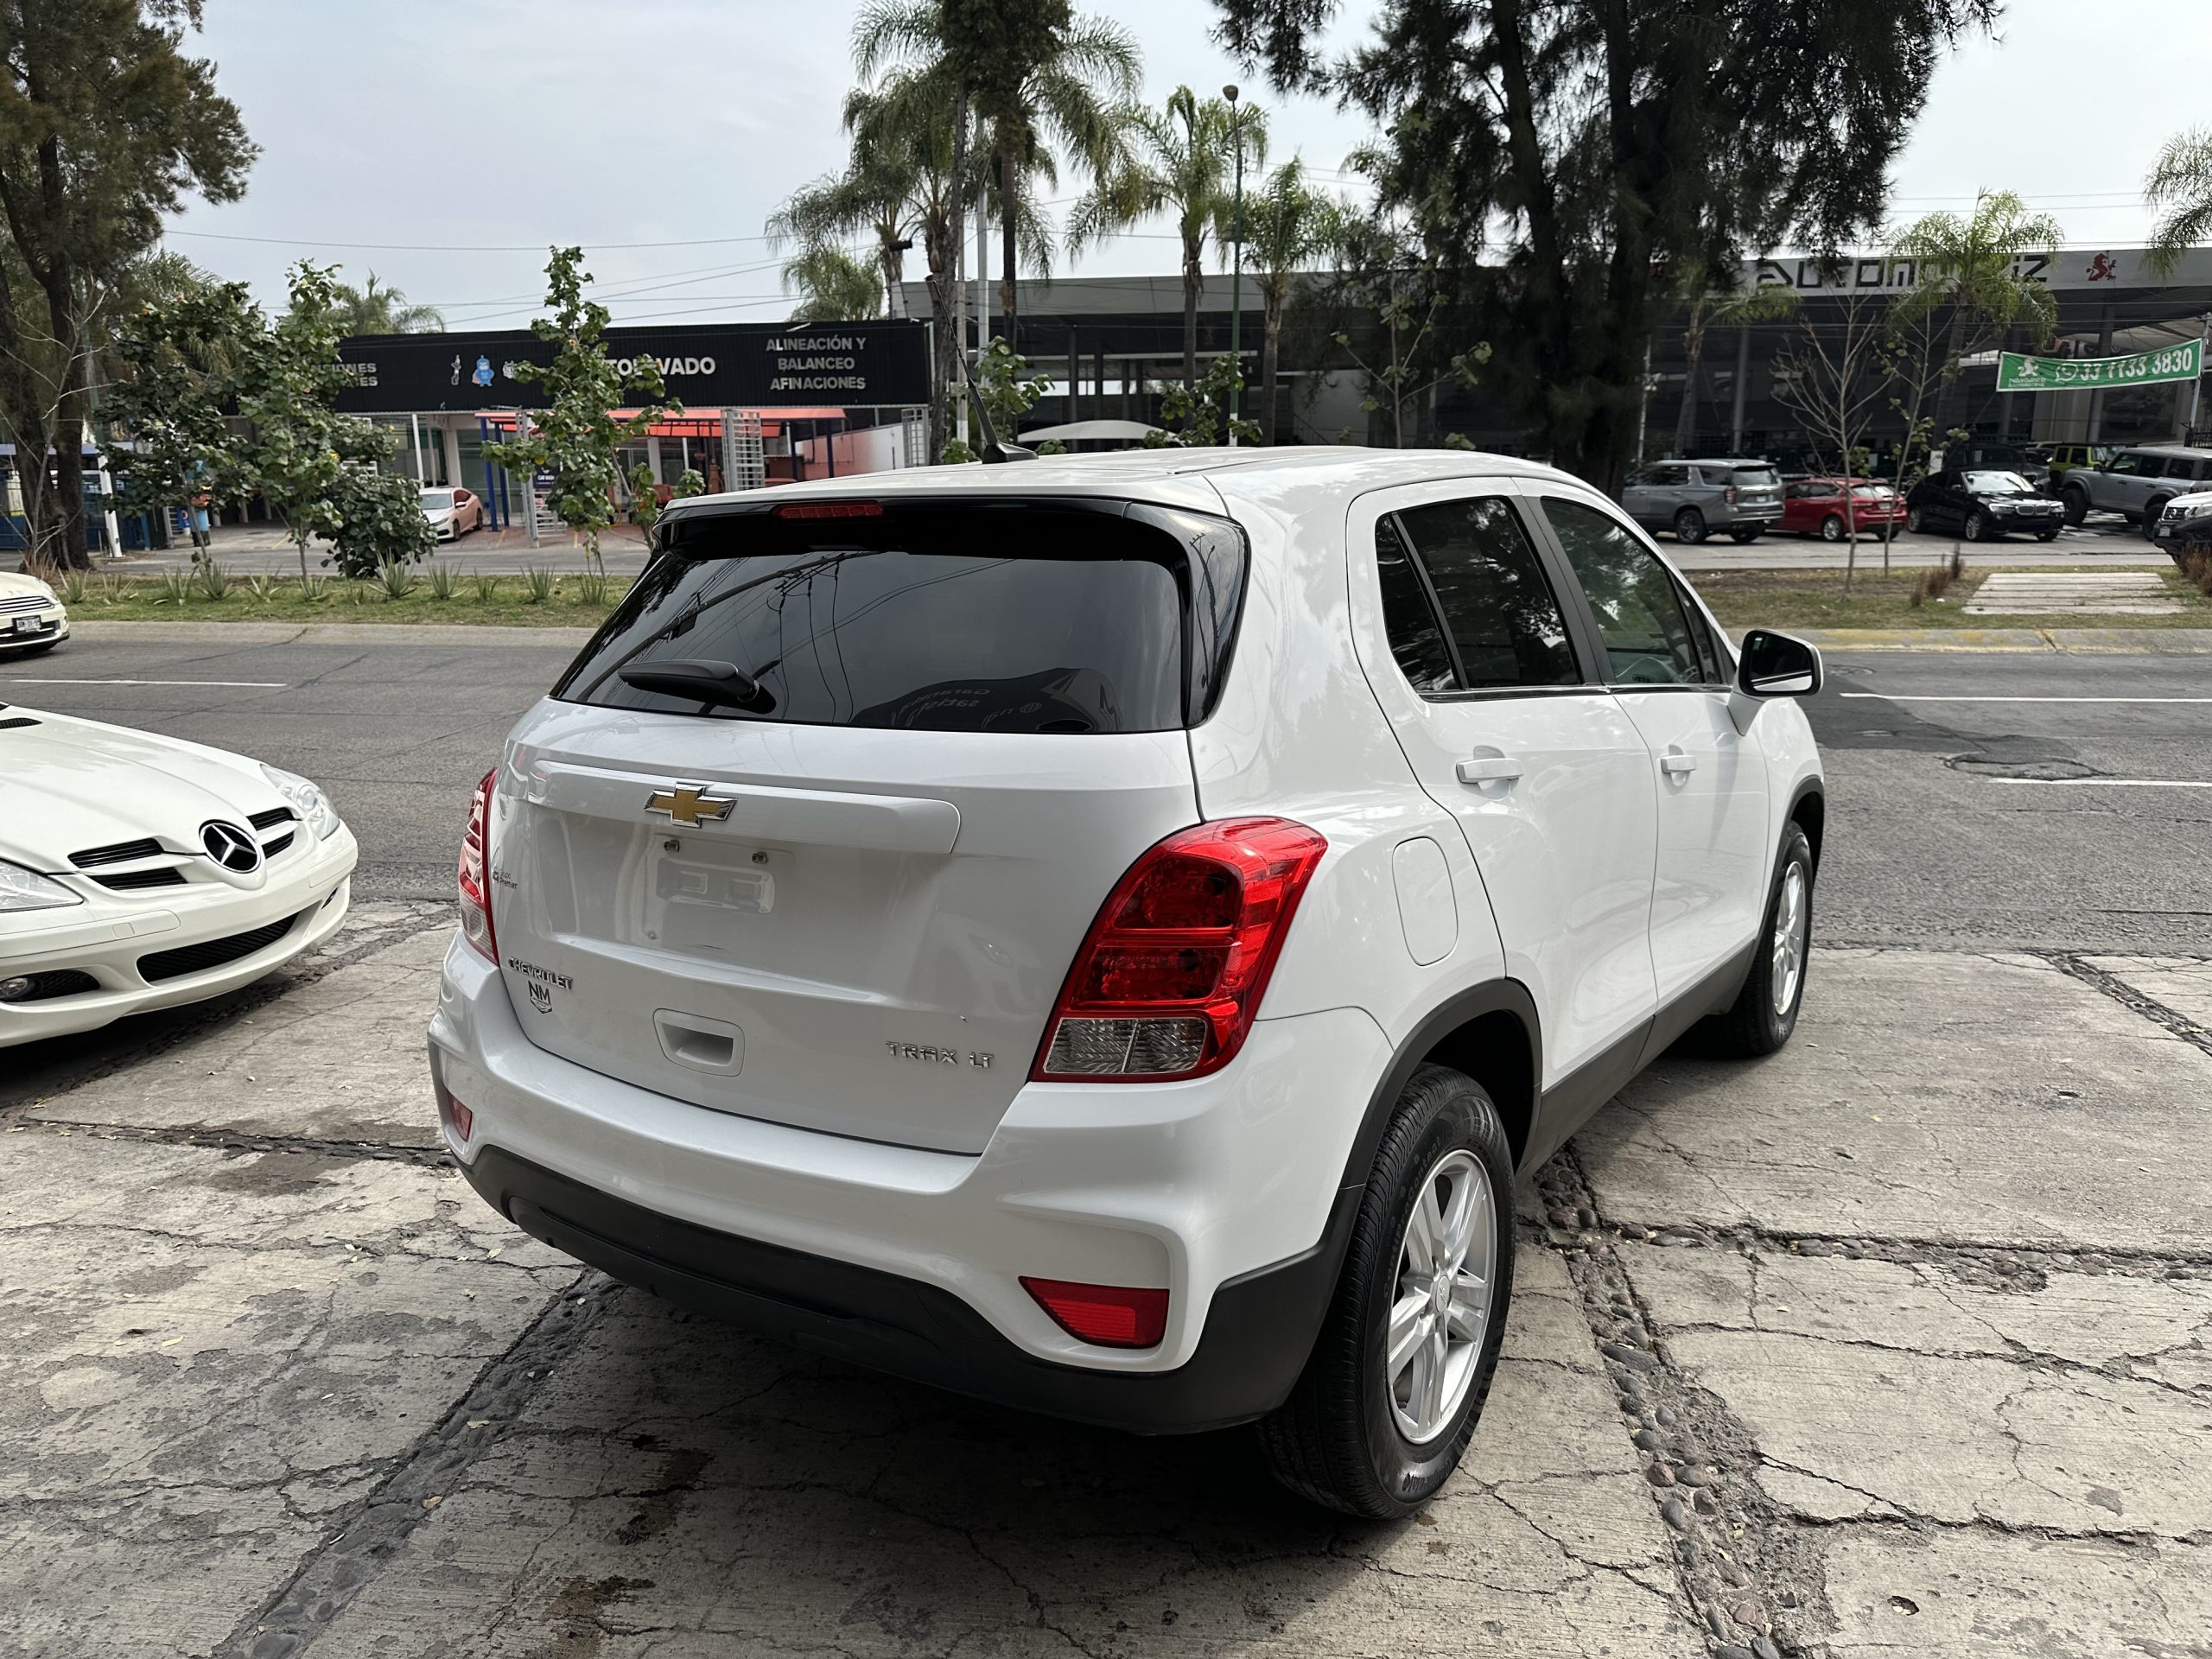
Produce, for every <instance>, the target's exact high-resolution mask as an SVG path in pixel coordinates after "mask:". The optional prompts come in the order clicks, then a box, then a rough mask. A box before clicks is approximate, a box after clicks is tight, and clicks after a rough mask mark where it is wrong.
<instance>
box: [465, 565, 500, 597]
mask: <svg viewBox="0 0 2212 1659" xmlns="http://www.w3.org/2000/svg"><path fill="white" fill-rule="evenodd" d="M469 580H470V581H471V582H474V583H475V584H476V602H477V603H478V604H479V605H489V604H490V603H491V602H492V601H493V597H494V596H495V595H496V594H498V593H499V578H498V577H497V576H487V575H485V574H484V573H483V572H482V571H478V572H477V573H476V575H473V576H471V577H470V578H469Z"/></svg>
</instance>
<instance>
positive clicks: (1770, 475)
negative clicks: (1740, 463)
mask: <svg viewBox="0 0 2212 1659" xmlns="http://www.w3.org/2000/svg"><path fill="white" fill-rule="evenodd" d="M1728 475H1729V476H1730V477H1731V478H1732V479H1734V480H1736V482H1737V483H1738V484H1751V485H1759V484H1779V483H1781V482H1782V475H1781V474H1779V473H1777V472H1776V471H1775V470H1774V468H1773V467H1730V468H1729V469H1728Z"/></svg>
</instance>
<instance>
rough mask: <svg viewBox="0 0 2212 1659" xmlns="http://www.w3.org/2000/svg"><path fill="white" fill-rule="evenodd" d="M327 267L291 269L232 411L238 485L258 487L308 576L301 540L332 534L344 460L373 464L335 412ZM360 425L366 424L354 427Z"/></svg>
mask: <svg viewBox="0 0 2212 1659" xmlns="http://www.w3.org/2000/svg"><path fill="white" fill-rule="evenodd" d="M332 269H333V268H332V267H329V266H318V265H313V264H308V263H307V262H306V261H304V260H302V262H301V263H300V264H296V265H295V266H294V267H293V268H292V271H291V278H290V303H289V305H287V306H286V307H285V308H284V314H283V316H281V317H279V318H277V321H276V322H275V324H274V325H273V326H271V327H269V328H268V329H266V330H265V331H264V333H263V334H261V336H260V338H258V339H257V340H254V341H253V342H252V343H251V347H250V350H249V353H248V355H247V360H246V363H245V368H244V370H243V372H241V373H240V375H239V377H238V378H239V385H238V413H239V414H240V415H242V416H245V418H246V420H247V422H248V423H250V424H251V428H252V432H253V436H252V439H251V446H250V448H249V449H248V451H247V453H246V454H245V458H244V464H243V466H242V467H241V469H240V470H241V474H242V478H241V480H240V481H241V482H242V483H243V484H244V485H245V486H246V487H247V488H250V489H254V490H258V491H259V492H260V493H261V496H262V499H264V500H265V501H267V502H268V504H269V510H270V512H272V513H274V514H276V516H277V518H280V519H282V520H283V524H284V528H285V531H286V533H287V534H288V535H289V537H291V540H292V544H293V546H294V548H295V549H296V550H297V551H298V553H299V556H300V576H301V578H302V580H303V581H304V580H305V579H306V576H307V574H308V542H310V541H311V540H313V539H314V538H315V537H318V536H321V537H332V536H335V535H336V534H337V533H338V530H339V526H340V523H341V522H342V521H341V520H340V516H339V510H338V499H337V489H338V474H339V473H340V469H341V468H342V467H344V466H345V464H346V461H348V460H371V461H372V460H374V459H376V457H375V456H374V455H373V454H363V453H362V451H363V450H364V449H365V448H367V447H368V446H367V445H366V444H365V442H364V441H363V440H362V439H361V437H360V435H359V434H358V433H356V432H353V431H352V430H350V429H347V428H346V425H345V424H344V423H343V422H342V421H341V417H340V416H339V415H338V413H337V404H338V396H339V394H340V392H341V391H344V390H345V389H346V372H345V367H344V365H342V364H341V363H340V361H339V358H338V338H339V334H338V324H337V321H336V318H335V315H334V313H333V311H332V308H331V299H332V283H331V270H332ZM357 424H359V425H365V424H367V423H365V422H360V423H357Z"/></svg>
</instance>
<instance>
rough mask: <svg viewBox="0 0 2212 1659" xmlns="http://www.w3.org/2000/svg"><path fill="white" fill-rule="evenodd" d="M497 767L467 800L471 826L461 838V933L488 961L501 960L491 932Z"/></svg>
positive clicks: (485, 777)
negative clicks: (493, 813) (493, 801)
mask: <svg viewBox="0 0 2212 1659" xmlns="http://www.w3.org/2000/svg"><path fill="white" fill-rule="evenodd" d="M498 781H499V772H498V770H497V769H496V768H494V769H493V771H490V772H486V773H485V774H484V781H483V782H482V783H480V784H479V785H476V792H475V793H474V795H472V796H470V797H469V798H468V827H467V829H464V830H463V831H462V832H461V937H462V938H465V939H467V941H468V942H469V944H473V945H474V946H475V947H476V949H477V950H478V952H479V953H480V955H481V956H482V957H484V959H485V960H486V962H491V963H497V962H498V961H499V940H498V938H496V937H494V936H493V931H492V788H493V785H494V784H496V783H497V782H498Z"/></svg>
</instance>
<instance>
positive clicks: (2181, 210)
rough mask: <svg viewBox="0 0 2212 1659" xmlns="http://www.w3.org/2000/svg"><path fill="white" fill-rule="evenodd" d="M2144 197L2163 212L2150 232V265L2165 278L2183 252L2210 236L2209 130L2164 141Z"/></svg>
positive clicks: (2211, 180) (2211, 139) (2211, 146)
mask: <svg viewBox="0 0 2212 1659" xmlns="http://www.w3.org/2000/svg"><path fill="white" fill-rule="evenodd" d="M2143 196H2144V200H2146V201H2148V202H2149V203H2150V204H2151V206H2152V207H2156V208H2160V209H2163V210H2164V217H2163V218H2162V219H2159V220H2158V223H2157V224H2156V225H2155V226H2153V227H2152V232H2151V247H2150V263H2151V266H2152V270H2156V271H2157V272H2158V274H2159V275H2160V276H2161V277H2170V276H2171V275H2172V274H2173V270H2174V267H2175V266H2176V265H2177V264H2180V263H2181V257H2182V255H2183V253H2184V252H2185V251H2188V250H2189V249H2190V248H2192V247H2195V246H2196V245H2197V244H2198V243H2200V242H2202V241H2203V240H2205V239H2206V238H2207V236H2208V235H2212V127H2194V128H2191V129H2190V130H2189V131H2187V132H2183V133H2177V134H2176V135H2175V136H2174V137H2171V138H2169V139H2167V140H2166V147H2165V148H2164V149H2162V150H2160V151H2159V152H2158V160H2157V161H2156V162H2153V163H2152V168H2151V175H2150V177H2148V178H2146V179H2145V180H2144V181H2143Z"/></svg>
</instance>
